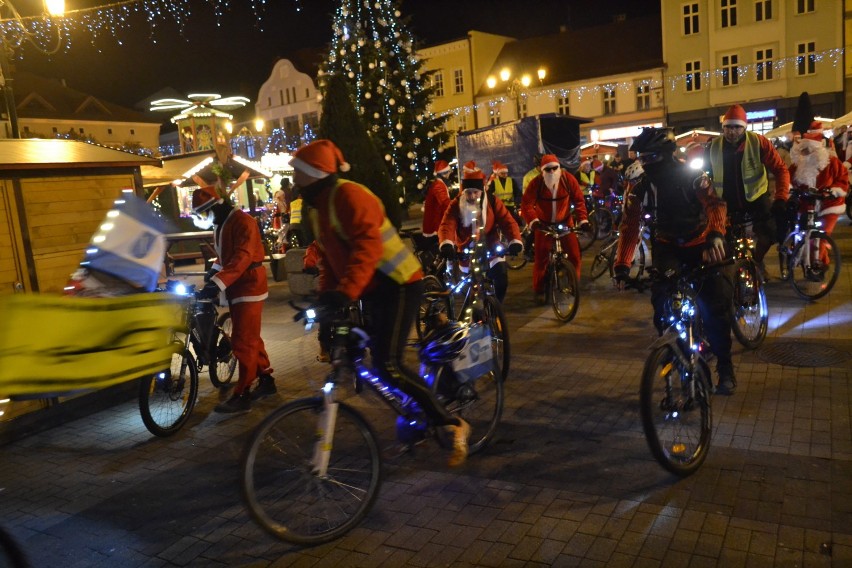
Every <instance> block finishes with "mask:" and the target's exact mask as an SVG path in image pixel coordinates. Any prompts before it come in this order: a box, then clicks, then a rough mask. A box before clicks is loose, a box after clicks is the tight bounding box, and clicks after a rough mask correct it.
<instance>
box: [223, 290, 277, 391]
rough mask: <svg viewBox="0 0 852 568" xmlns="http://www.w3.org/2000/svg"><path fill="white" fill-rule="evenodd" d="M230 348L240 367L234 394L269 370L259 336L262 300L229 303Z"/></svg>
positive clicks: (266, 356)
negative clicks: (231, 328)
mask: <svg viewBox="0 0 852 568" xmlns="http://www.w3.org/2000/svg"><path fill="white" fill-rule="evenodd" d="M230 311H231V322H232V323H233V330H232V332H231V348H232V349H233V350H234V356H235V357H236V358H237V361H238V362H239V367H240V380H239V382H238V383H237V386H236V388H234V394H240V393H242V392H245V390H246V389H248V388H249V387H250V386H251V384H252V382H254V380H255V379H256V378H257V376H258V375H259V374H262V373H268V372H271V369H270V368H269V355H267V354H266V347H265V346H264V345H263V339H261V337H260V318H261V314H262V313H263V302H239V303H237V304H231V306H230Z"/></svg>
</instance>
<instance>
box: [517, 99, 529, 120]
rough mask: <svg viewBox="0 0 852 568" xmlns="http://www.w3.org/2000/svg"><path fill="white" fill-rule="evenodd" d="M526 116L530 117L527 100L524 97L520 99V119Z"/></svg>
mask: <svg viewBox="0 0 852 568" xmlns="http://www.w3.org/2000/svg"><path fill="white" fill-rule="evenodd" d="M526 116H528V113H527V98H526V97H523V96H522V97H519V98H518V118H524V117H526Z"/></svg>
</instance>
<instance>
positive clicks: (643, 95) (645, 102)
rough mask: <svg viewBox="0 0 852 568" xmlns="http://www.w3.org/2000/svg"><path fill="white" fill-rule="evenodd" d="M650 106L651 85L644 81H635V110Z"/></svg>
mask: <svg viewBox="0 0 852 568" xmlns="http://www.w3.org/2000/svg"><path fill="white" fill-rule="evenodd" d="M649 108H651V85H650V83H648V82H647V80H646V81H643V82H642V83H636V110H648V109H649Z"/></svg>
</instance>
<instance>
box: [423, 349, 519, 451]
mask: <svg viewBox="0 0 852 568" xmlns="http://www.w3.org/2000/svg"><path fill="white" fill-rule="evenodd" d="M432 390H433V392H434V393H435V395H436V396H437V398H438V400H439V401H440V402H441V403H442V404H443V405H444V406H445V407H446V409H447V411H449V412H450V413H451V414H453V415H454V416H458V417H459V418H463V419H464V420H465V421H466V422H467V423H468V424H470V438H469V439H468V454H471V455H472V454H475V453H476V452H478V451H480V450H482V449H483V448H484V447H485V446H487V445H488V443H489V442H490V441H491V439H492V438H493V437H494V433H495V432H496V431H497V425H498V424H499V423H500V417H501V416H502V415H503V381H502V380H501V379H500V376H499V375H498V374H496V373H494V372H490V373H486V374H484V375H482V376H481V377H479V378H477V379H476V380H473V381H467V382H461V381H459V380H458V378H457V376H456V374H455V373H454V372H453V371H452V369H451V368H449V367H448V366H443V367H440V368H438V370H437V371H436V373H435V380H434V381H433V382H432Z"/></svg>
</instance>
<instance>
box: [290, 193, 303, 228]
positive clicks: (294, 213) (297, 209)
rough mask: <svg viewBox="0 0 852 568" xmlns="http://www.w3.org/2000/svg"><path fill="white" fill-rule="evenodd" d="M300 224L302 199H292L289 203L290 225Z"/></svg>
mask: <svg viewBox="0 0 852 568" xmlns="http://www.w3.org/2000/svg"><path fill="white" fill-rule="evenodd" d="M301 222H302V198H301V197H300V198H299V199H294V200H293V201H292V202H291V203H290V224H291V225H295V224H296V223H301Z"/></svg>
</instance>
